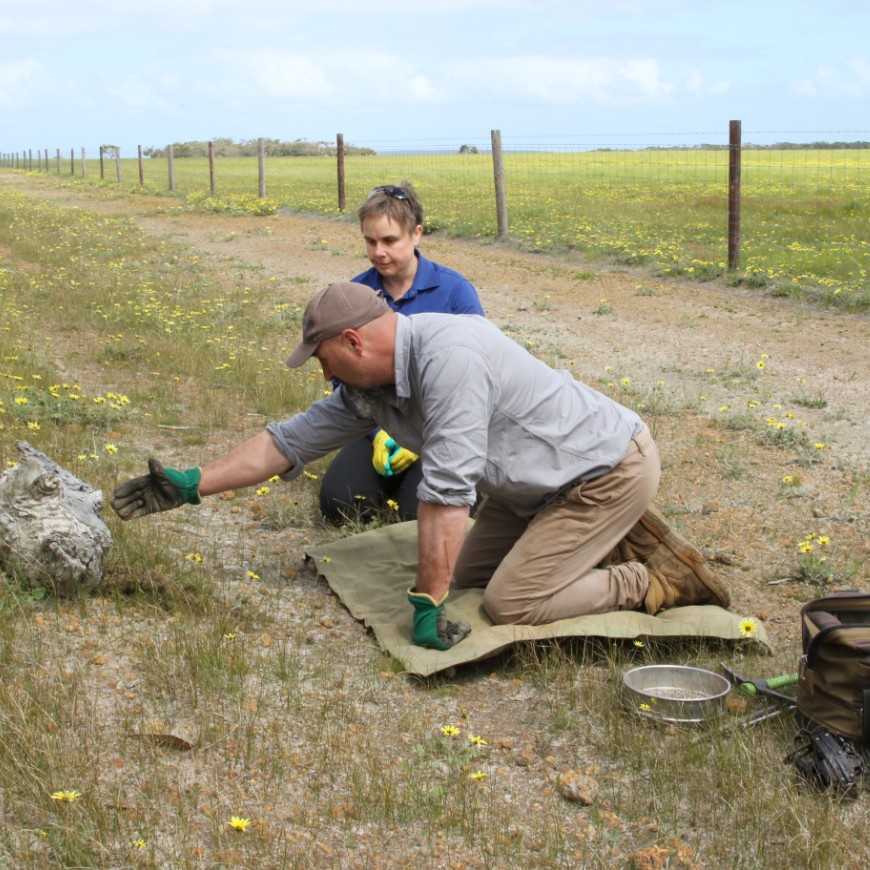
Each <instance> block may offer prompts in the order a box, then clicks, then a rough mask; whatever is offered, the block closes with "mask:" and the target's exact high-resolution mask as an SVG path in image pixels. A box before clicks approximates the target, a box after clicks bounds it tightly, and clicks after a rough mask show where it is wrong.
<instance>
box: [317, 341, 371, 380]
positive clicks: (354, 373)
mask: <svg viewBox="0 0 870 870" xmlns="http://www.w3.org/2000/svg"><path fill="white" fill-rule="evenodd" d="M314 358H315V359H316V360H317V361H318V362H319V363H320V368H321V370H322V371H323V377H324V378H325V379H326V380H327V381H332V380H333V379H335V380H337V381H340V382H341V383H342V384H347V385H348V386H349V387H370V386H373V384H371V383H369V382H368V378H367V370H368V366H367V365H366V362H365V360H364V359H363V358H362V357H360V355H359V354H358V353H357V352H356V351H355V349H354V342H353V339H351V338H348V337H347V336H346V335H334V336H332V337H331V338H324V339H323V341H321V342H320V344H319V345H317V350H316V351H314Z"/></svg>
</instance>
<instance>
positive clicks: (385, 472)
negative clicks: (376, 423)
mask: <svg viewBox="0 0 870 870" xmlns="http://www.w3.org/2000/svg"><path fill="white" fill-rule="evenodd" d="M419 458H420V457H419V456H417V454H416V453H412V452H411V451H410V450H407V449H406V448H404V447H400V446H399V445H398V444H397V443H396V442H395V440H394V439H392V438H391V437H390V436H389V434H388V433H387V432H384V430H383V429H379V430H378V432H377V434H376V435H375V437H374V438H372V465H373V466H374V467H375V471H377V473H378V474H380V475H381V477H392V476H393V475H394V474H401V473H402V472H403V471H407V470H408V469H409V468H410V467H411V466H412V465H413V464H414V463H415V462H416V461H417V460H418V459H419Z"/></svg>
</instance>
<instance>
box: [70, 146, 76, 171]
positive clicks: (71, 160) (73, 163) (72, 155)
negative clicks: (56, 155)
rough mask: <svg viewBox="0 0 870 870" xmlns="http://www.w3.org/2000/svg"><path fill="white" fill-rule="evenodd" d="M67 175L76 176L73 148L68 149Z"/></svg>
mask: <svg viewBox="0 0 870 870" xmlns="http://www.w3.org/2000/svg"><path fill="white" fill-rule="evenodd" d="M69 174H70V175H75V174H76V149H75V148H70V149H69Z"/></svg>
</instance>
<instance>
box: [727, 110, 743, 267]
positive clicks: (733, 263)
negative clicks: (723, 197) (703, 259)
mask: <svg viewBox="0 0 870 870" xmlns="http://www.w3.org/2000/svg"><path fill="white" fill-rule="evenodd" d="M741 139H742V136H741V123H740V121H731V122H730V123H729V125H728V269H729V271H732V272H733V271H734V270H735V269H736V268H737V267H738V265H739V264H740V158H741V148H742V142H741Z"/></svg>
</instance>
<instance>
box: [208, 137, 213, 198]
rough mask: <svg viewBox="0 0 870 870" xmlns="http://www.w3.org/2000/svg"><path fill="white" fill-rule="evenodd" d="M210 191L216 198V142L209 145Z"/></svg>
mask: <svg viewBox="0 0 870 870" xmlns="http://www.w3.org/2000/svg"><path fill="white" fill-rule="evenodd" d="M208 189H209V192H210V194H211V196H214V142H209V143H208Z"/></svg>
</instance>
